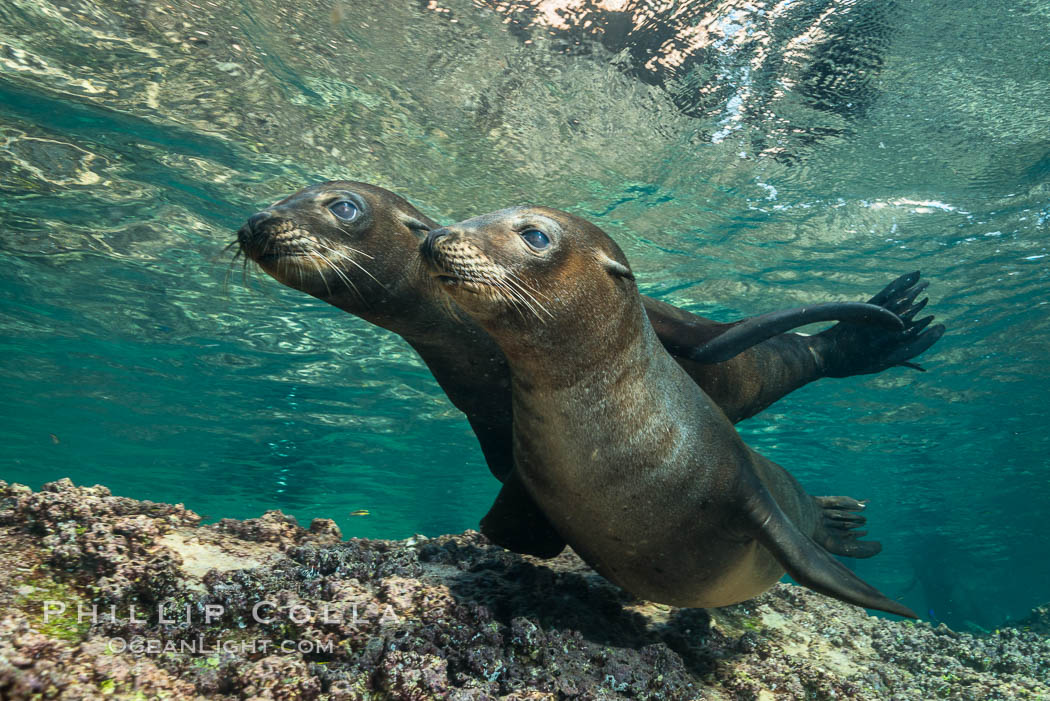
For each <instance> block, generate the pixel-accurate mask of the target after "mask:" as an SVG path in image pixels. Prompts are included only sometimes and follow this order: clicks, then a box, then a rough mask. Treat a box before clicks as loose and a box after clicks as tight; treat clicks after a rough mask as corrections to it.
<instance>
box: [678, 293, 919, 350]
mask: <svg viewBox="0 0 1050 701" xmlns="http://www.w3.org/2000/svg"><path fill="white" fill-rule="evenodd" d="M820 321H850V322H854V323H864V324H875V325H878V326H884V327H887V328H892V329H894V330H897V331H902V330H903V329H904V322H902V321H901V319H900V317H898V316H897V315H896V314H894V313H893V312H891V311H890V310H888V309H885V308H884V307H880V306H878V305H875V304H866V303H862V302H825V303H823V304H814V305H810V306H807V307H796V308H794V309H784V310H781V311H778V312H770V313H768V314H762V315H760V316H753V317H751V318H750V319H744V320H742V321H738V322H737V323H736V324H733V326H732V327H731V328H730V329H729V330H727V331H726V332H725V333H723V334H721V335H719V336H717V337H716V338H713V339H712V340H710V341H708V342H707V343H705V344H703V345H702V346H699V347H697V348H693V349H692V350H690V351H688V352H686V353H684V355H685V357H687V358H689V359H690V360H692V361H694V362H697V363H721V362H723V361H726V360H729V359H730V358H732V357H734V356H736V355H739V354H740V353H743V352H744V351H746V350H747V349H748V348H751V347H752V346H755V345H758V344H759V343H762V342H763V341H766V340H769V339H770V338H772V337H774V336H778V335H780V334H782V333H786V332H787V331H790V330H791V329H795V328H798V327H799V326H805V325H806V324H813V323H816V322H820ZM663 340H664V339H663V338H662V337H661V341H663ZM664 345H665V346H666V345H667V344H666V342H665V343H664Z"/></svg>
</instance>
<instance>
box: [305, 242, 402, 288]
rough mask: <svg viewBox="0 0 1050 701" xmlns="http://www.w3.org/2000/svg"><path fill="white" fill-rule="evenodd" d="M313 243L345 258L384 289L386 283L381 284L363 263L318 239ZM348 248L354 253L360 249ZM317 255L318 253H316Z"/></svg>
mask: <svg viewBox="0 0 1050 701" xmlns="http://www.w3.org/2000/svg"><path fill="white" fill-rule="evenodd" d="M314 244H315V245H317V246H320V247H321V248H323V249H325V250H326V251H331V252H332V253H334V254H335V255H337V256H339V257H340V258H345V259H346V260H347V261H348V262H349V263H350V264H351V265H355V266H357V268H358V269H359V270H360V271H361V272H362V273H364V274H365V275H367V276H368V277H370V278H372V279H373V280H375V283H376V284H377V285H379V286H380V287H382V288H383V289H384V290H385V289H386V285H384V284H383V283H382V282H380V281H379V278H377V277H376V276H375V275H373V274H372V273H370V272H369V271H368V269H367V268H365V267H364V266H363V265H361V264H360V263H358V262H357V261H356V260H354V259H353V258H352V257H351V256H348V255H346V254H345V253H343V252H342V251H337V250H335V249H334V248H331V247H330V246H326V245H324V244H323V243H321V242H320V241H315V242H314ZM349 250H351V251H354V252H356V253H361V252H360V251H358V250H357V249H355V248H350V249H349ZM318 255H320V254H318ZM362 255H366V256H368V257H369V258H371V257H372V256H369V255H368V254H366V253H365V254H362ZM329 265H331V262H329ZM333 267H334V266H333Z"/></svg>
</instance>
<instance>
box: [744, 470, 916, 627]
mask: <svg viewBox="0 0 1050 701" xmlns="http://www.w3.org/2000/svg"><path fill="white" fill-rule="evenodd" d="M747 482H748V487H750V492H751V493H750V494H749V495H748V496H747V498H746V502H745V503H746V512H747V519H748V521H749V522H750V524H751V531H752V535H754V537H755V538H757V539H758V541H759V542H760V543H761V544H762V545H763V546H765V548H766V549H767V550H769V552H770V553H771V554H772V555H773V557H775V558H776V559H777V562H779V563H780V565H781V566H782V567H783V568H784V569H785V570H787V572H788V574H790V575H791V576H792V577H793V578H794V580H795V581H796V582H798V583H799V584H801V585H802V586H804V587H807V588H809V589H812V590H813V591H816V592H820V593H821V594H826V595H827V596H830V597H833V598H835V599H838V600H839V601H845V602H846V603H850V604H856V605H857V606H863V607H865V608H870V609H878V610H879V611H886V612H888V613H895V614H897V615H898V616H906V617H908V618H918V616H917V615H916V614H915V612H914V611H912V610H911V609H910V608H908V607H907V606H904V605H903V604H900V603H897V602H896V601H893V600H892V599H889V598H887V597H886V596H885V595H883V594H882V592H880V591H879V590H877V589H875V588H874V587H872V586H871V585H870V584H868V583H866V582H865V581H864V580H862V579H861V578H860V577H858V576H857V575H855V574H853V572H851V571H850V570H849V569H848V568H847V567H846V566H845V565H843V564H842V563H840V562H839V561H838V560H836V559H835V558H834V557H832V556H831V554H830V553H828V551H827V550H824V549H823V548H822V547H820V546H819V545H817V544H816V543H815V542H813V540H812V539H811V538H809V537H807V536H806V535H805V534H804V533H802V531H800V530H799V529H798V527H797V526H796V525H795V524H794V523H792V522H791V519H789V518H788V517H787V514H785V513H784V512H783V510H781V508H780V506H779V505H778V504H777V503H776V500H774V499H773V496H772V495H771V494H770V493H769V491H768V490H767V489H766V488H765V486H764V485H763V484H762V483H761V482H759V481H758V479H757V478H752V479H749V480H747Z"/></svg>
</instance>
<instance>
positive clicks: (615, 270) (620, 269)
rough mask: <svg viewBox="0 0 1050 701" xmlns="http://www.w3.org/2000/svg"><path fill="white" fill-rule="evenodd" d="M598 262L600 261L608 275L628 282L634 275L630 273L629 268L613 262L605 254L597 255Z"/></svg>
mask: <svg viewBox="0 0 1050 701" xmlns="http://www.w3.org/2000/svg"><path fill="white" fill-rule="evenodd" d="M598 260H599V261H601V264H602V266H604V267H605V269H606V270H607V271H608V272H609V274H610V275H615V276H616V277H624V278H627V279H628V280H633V279H634V273H632V272H631V269H630V268H628V267H627V266H626V265H624V264H623V263H621V262H619V261H616V260H613V259H612V258H610V257H609V256H608V255H606V254H605V253H599V254H598Z"/></svg>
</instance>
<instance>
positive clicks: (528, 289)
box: [420, 206, 640, 333]
mask: <svg viewBox="0 0 1050 701" xmlns="http://www.w3.org/2000/svg"><path fill="white" fill-rule="evenodd" d="M420 251H421V255H422V258H423V262H424V264H425V265H426V267H427V271H428V272H429V273H430V275H431V277H432V278H433V279H434V280H436V281H437V283H438V284H439V285H440V286H441V287H442V289H443V290H444V291H445V293H446V294H448V295H449V296H450V297H451V298H452V299H453V300H455V302H456V305H457V306H458V307H460V308H461V309H463V310H464V311H465V312H466V313H467V314H469V315H470V316H471V317H473V318H474V319H475V320H476V321H477V322H478V323H480V324H481V325H482V326H484V327H485V328H486V329H488V330H489V331H490V332H492V331H493V330H494V329H496V328H500V327H506V326H520V325H523V324H524V325H526V326H529V327H536V326H537V325H542V326H544V327H545V328H546V329H547V330H548V332H549V333H557V328H558V327H559V326H560V325H561V322H562V321H564V320H567V319H571V320H572V322H571V323H575V321H577V320H576V317H578V315H579V314H580V313H581V312H582V313H586V314H588V315H613V314H616V313H617V311H618V310H619V309H620V308H621V307H623V306H625V305H627V306H629V304H630V302H629V300H630V298H631V297H632V296H633V297H634V298H637V296H638V294H637V290H636V288H635V286H634V275H633V274H632V273H631V269H630V266H629V265H628V263H627V259H626V257H625V256H624V254H623V251H621V250H620V247H619V246H617V245H616V243H615V242H614V241H613V240H612V239H610V238H609V236H608V235H607V234H605V232H603V231H602V230H601V229H599V228H598V227H596V226H595V225H594V224H591V223H590V222H588V221H586V220H585V219H581V218H580V217H577V216H574V215H572V214H569V213H567V212H561V211H558V210H556V209H550V208H547V207H524V206H523V207H512V208H509V209H503V210H500V211H498V212H492V213H490V214H484V215H481V216H478V217H474V218H473V219H468V220H466V221H463V222H460V223H459V224H454V225H452V226H448V227H444V228H441V229H435V230H433V231H431V232H430V233H429V234H428V235H427V237H426V239H425V240H424V241H423V243H422V245H421V246H420ZM625 286H626V287H629V288H631V290H633V292H632V293H629V294H624V288H625ZM639 304H640V302H639Z"/></svg>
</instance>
